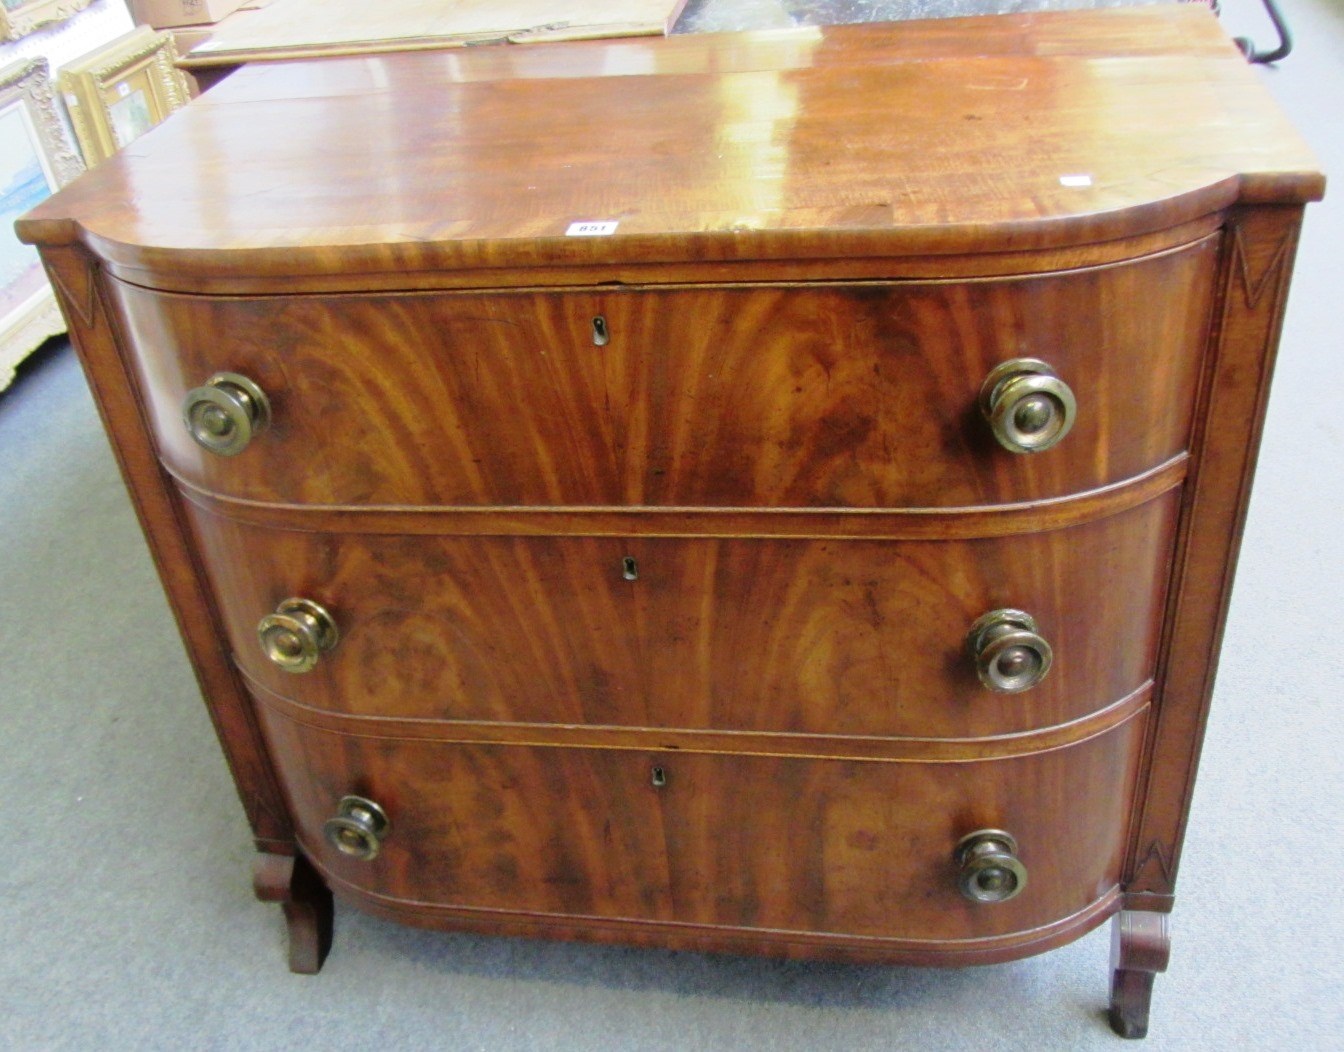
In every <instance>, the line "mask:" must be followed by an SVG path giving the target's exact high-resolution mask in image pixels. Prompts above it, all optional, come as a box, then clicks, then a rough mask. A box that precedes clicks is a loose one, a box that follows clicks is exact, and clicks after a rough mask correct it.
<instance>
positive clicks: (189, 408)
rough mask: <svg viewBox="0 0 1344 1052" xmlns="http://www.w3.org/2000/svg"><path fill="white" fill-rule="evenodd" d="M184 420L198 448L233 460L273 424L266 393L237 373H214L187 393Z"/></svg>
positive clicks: (183, 411) (183, 406)
mask: <svg viewBox="0 0 1344 1052" xmlns="http://www.w3.org/2000/svg"><path fill="white" fill-rule="evenodd" d="M182 420H183V422H184V423H185V424H186V425H187V431H188V433H189V434H190V435H191V437H192V438H194V439H195V440H196V444H197V445H199V446H201V447H202V448H203V449H208V450H209V451H210V452H211V453H218V454H219V455H220V456H222V457H231V456H234V455H235V454H238V453H241V452H242V451H243V450H244V449H246V448H247V444H248V443H249V442H251V441H252V436H253V435H256V434H260V433H261V432H262V431H265V430H266V427H267V425H269V424H270V422H271V403H270V401H269V400H268V399H267V398H266V393H265V392H264V391H263V390H262V389H261V388H260V387H258V386H257V385H256V384H254V383H253V382H252V381H251V380H249V379H248V378H247V377H246V376H240V375H239V374H238V373H215V375H214V376H212V377H210V379H208V380H207V381H205V383H204V384H203V385H202V386H200V387H197V388H194V389H193V390H190V391H188V392H187V397H186V398H185V399H184V400H183V402H182Z"/></svg>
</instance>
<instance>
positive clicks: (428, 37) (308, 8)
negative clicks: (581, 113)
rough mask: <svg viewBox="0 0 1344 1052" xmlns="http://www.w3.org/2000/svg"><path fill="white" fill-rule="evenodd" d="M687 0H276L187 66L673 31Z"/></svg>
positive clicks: (229, 26) (230, 24)
mask: <svg viewBox="0 0 1344 1052" xmlns="http://www.w3.org/2000/svg"><path fill="white" fill-rule="evenodd" d="M685 3H686V0H617V2H610V0H603V2H599V0H456V2H451V0H450V2H445V0H377V2H376V3H369V2H368V0H274V2H273V3H270V4H267V5H266V6H265V7H262V8H261V9H259V10H255V11H241V12H238V13H236V14H235V15H233V16H232V17H230V18H229V19H227V20H226V21H224V22H222V23H220V28H219V30H218V31H217V32H216V33H215V34H214V35H213V36H212V37H211V39H210V40H208V41H206V42H205V43H203V44H200V45H199V46H197V47H196V48H195V49H194V50H193V51H192V52H191V54H190V55H188V56H187V57H186V59H185V60H184V62H183V65H185V66H187V67H188V68H190V67H199V66H210V65H220V64H236V63H240V62H257V61H265V60H267V59H279V58H311V57H318V56H326V55H353V54H370V53H379V52H386V51H408V50H423V49H429V48H441V47H460V46H464V45H467V44H483V43H527V42H533V41H541V40H579V39H594V38H600V37H620V36H655V35H660V34H666V33H667V32H668V30H669V29H670V28H671V26H672V24H673V23H674V22H675V21H676V19H677V16H678V15H679V14H680V13H681V9H682V7H684V6H685Z"/></svg>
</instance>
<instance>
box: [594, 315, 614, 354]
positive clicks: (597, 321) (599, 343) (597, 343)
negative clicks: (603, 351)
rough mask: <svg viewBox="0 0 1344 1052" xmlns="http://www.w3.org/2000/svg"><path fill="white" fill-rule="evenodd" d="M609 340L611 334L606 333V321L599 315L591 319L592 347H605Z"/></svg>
mask: <svg viewBox="0 0 1344 1052" xmlns="http://www.w3.org/2000/svg"><path fill="white" fill-rule="evenodd" d="M610 339H611V334H610V333H609V332H607V319H606V318H604V317H602V315H600V314H599V315H598V316H597V317H596V318H594V319H593V346H594V347H605V346H606V345H607V341H608V340H610Z"/></svg>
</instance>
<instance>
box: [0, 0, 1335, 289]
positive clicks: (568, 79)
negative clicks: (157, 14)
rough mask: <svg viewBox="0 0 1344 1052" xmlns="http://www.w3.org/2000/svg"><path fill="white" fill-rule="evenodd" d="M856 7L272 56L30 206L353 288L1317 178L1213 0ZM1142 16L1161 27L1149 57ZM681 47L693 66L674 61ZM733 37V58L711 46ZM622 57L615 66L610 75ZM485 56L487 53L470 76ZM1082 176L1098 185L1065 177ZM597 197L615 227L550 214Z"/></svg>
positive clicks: (1048, 228)
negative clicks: (536, 55) (518, 51)
mask: <svg viewBox="0 0 1344 1052" xmlns="http://www.w3.org/2000/svg"><path fill="white" fill-rule="evenodd" d="M1056 26H1059V27H1064V28H1060V29H1054V28H1052V27H1056ZM872 32H873V31H872V30H870V29H862V30H855V29H853V28H852V27H847V26H837V27H828V28H825V29H820V30H812V29H809V30H805V31H801V32H800V33H799V34H798V35H797V37H796V42H797V47H796V49H795V51H794V54H793V55H792V56H791V57H789V58H788V59H786V60H783V61H780V60H779V54H780V44H779V41H778V37H776V36H773V35H770V34H766V35H765V36H764V37H763V38H757V37H754V36H751V35H748V36H745V37H730V38H718V37H712V36H711V37H702V38H697V39H696V40H695V41H688V42H685V43H683V42H677V43H675V45H674V46H673V48H672V50H670V51H669V52H668V53H669V54H670V55H676V56H679V57H678V58H676V60H675V62H674V63H673V65H674V66H675V67H676V68H673V69H671V70H670V71H668V72H663V71H661V70H660V68H659V65H658V61H657V60H656V59H654V60H653V61H651V62H650V63H649V64H648V65H646V66H645V67H644V69H643V70H642V71H641V75H628V74H629V73H630V69H631V60H632V53H631V52H630V51H629V50H628V48H629V47H630V45H629V44H628V43H602V42H598V43H579V44H556V45H536V46H537V47H540V48H547V49H552V48H553V49H554V50H553V51H551V60H552V61H553V62H555V63H556V64H558V65H560V66H566V67H572V69H571V70H570V71H569V72H568V73H566V75H563V76H547V77H544V78H528V77H524V78H518V79H515V78H512V77H511V76H508V75H507V74H506V72H505V71H504V70H501V69H500V66H499V63H500V59H499V57H497V56H493V55H484V56H482V55H480V54H479V53H463V54H450V55H445V54H433V53H420V54H404V55H390V56H379V57H378V58H366V59H349V60H345V59H343V60H339V62H340V64H341V65H342V66H346V67H347V68H348V76H350V77H351V79H352V82H355V83H356V90H354V91H351V92H344V93H336V94H328V93H327V89H326V87H325V86H324V85H322V84H320V83H314V84H313V86H312V88H311V90H309V91H303V90H299V89H298V88H296V84H295V79H296V78H298V79H299V80H300V81H302V80H303V79H304V78H305V77H307V76H308V74H304V73H302V72H299V73H295V72H293V71H289V72H286V73H281V74H277V75H276V76H275V77H274V78H273V79H271V78H267V77H265V76H264V74H265V72H266V71H261V73H262V76H260V78H259V79H257V80H254V81H251V82H249V83H248V84H247V85H245V90H244V89H239V92H240V94H239V96H238V97H237V99H236V100H235V99H233V98H232V97H231V96H229V94H228V91H229V86H228V85H225V86H222V87H221V88H218V89H216V91H215V93H214V94H215V95H216V98H215V99H214V100H213V101H211V99H210V96H207V97H206V103H205V104H198V105H194V106H189V107H187V109H186V110H185V111H183V112H182V113H181V114H179V115H177V116H175V117H174V118H173V119H171V120H169V121H167V122H165V123H164V124H163V125H161V126H160V127H159V128H156V129H155V130H154V132H153V133H152V135H151V136H149V137H146V138H145V139H144V140H142V141H140V142H137V143H136V144H134V146H133V148H132V149H131V150H129V151H124V152H123V153H122V154H121V155H119V156H118V157H117V158H116V159H115V161H114V162H113V163H111V164H109V165H104V166H102V167H101V168H100V170H99V172H98V173H97V175H96V176H94V177H92V178H90V179H83V180H80V181H79V182H78V184H77V185H75V186H73V187H72V188H71V189H70V191H69V192H68V193H67V194H65V195H62V200H61V202H60V204H57V205H52V204H44V205H42V206H40V207H39V208H38V209H37V210H36V211H35V212H34V213H33V214H32V215H31V216H30V217H29V218H28V219H26V220H25V221H24V223H23V224H21V228H20V229H21V233H22V236H24V237H27V238H29V239H32V240H38V241H44V242H48V243H55V242H61V241H64V242H69V241H73V240H81V241H83V242H85V243H86V244H88V245H90V246H91V247H93V248H94V249H95V251H97V252H98V254H100V255H101V256H102V257H103V258H104V259H106V260H107V262H108V263H109V265H111V266H113V267H114V268H121V272H122V273H123V274H126V275H132V274H133V275H134V278H135V280H136V281H138V282H140V283H142V284H146V285H151V286H155V287H160V288H174V289H184V290H185V289H191V288H193V282H195V281H197V280H198V279H199V278H201V277H203V276H206V275H209V274H216V275H219V274H225V273H227V274H231V275H232V277H233V278H234V280H235V282H241V280H242V279H244V278H249V277H250V278H252V279H255V282H254V287H255V286H256V284H260V285H262V286H264V284H265V280H264V279H267V278H270V277H277V276H287V277H293V275H295V274H296V273H300V274H305V275H310V276H312V275H324V274H325V275H340V276H341V277H342V278H343V281H344V285H345V287H347V288H353V289H357V288H361V287H363V286H364V284H365V275H368V274H370V273H375V274H389V273H415V272H425V271H444V270H456V269H462V268H468V269H470V268H486V269H490V270H497V271H509V270H517V269H519V268H530V267H540V266H552V265H557V264H558V265H576V264H606V265H618V264H623V263H630V262H639V263H650V262H660V263H667V262H687V261H693V262H706V263H707V262H712V261H716V260H739V259H752V260H774V261H787V262H788V263H790V264H792V263H793V262H795V261H800V260H817V259H826V260H835V259H848V258H854V257H884V256H885V257H893V256H902V255H930V254H932V255H935V256H939V255H947V254H954V253H999V252H1009V251H1021V250H1024V249H1031V248H1048V247H1051V246H1059V245H1064V244H1069V245H1077V244H1086V243H1095V242H1100V241H1108V240H1113V239H1116V238H1121V237H1129V236H1136V235H1141V234H1144V233H1147V232H1151V231H1154V230H1158V229H1162V228H1165V227H1169V226H1174V225H1178V224H1180V223H1183V222H1187V221H1191V220H1194V219H1197V218H1199V217H1201V216H1206V215H1209V214H1211V213H1214V212H1217V211H1220V210H1222V209H1224V208H1226V207H1229V206H1230V205H1232V204H1234V203H1236V202H1237V201H1239V200H1240V201H1264V200H1289V199H1291V200H1295V201H1305V200H1309V199H1314V198H1317V197H1319V196H1320V195H1321V193H1322V190H1323V180H1322V178H1321V176H1320V175H1319V172H1318V170H1317V165H1316V163H1315V161H1314V159H1313V158H1312V156H1311V154H1310V152H1309V151H1308V150H1307V148H1306V147H1305V145H1304V144H1303V143H1302V142H1301V140H1300V139H1299V138H1298V137H1297V136H1296V135H1295V134H1294V133H1293V132H1292V130H1291V129H1290V128H1288V127H1287V125H1286V123H1285V122H1284V121H1283V119H1282V117H1281V116H1280V115H1279V114H1278V113H1277V111H1276V109H1275V108H1274V106H1273V104H1272V102H1271V101H1270V100H1269V98H1268V96H1267V94H1266V93H1265V92H1264V90H1263V89H1262V87H1261V86H1260V85H1259V84H1258V83H1256V80H1255V76H1254V73H1253V71H1251V70H1249V69H1247V68H1246V66H1245V63H1244V61H1243V60H1242V58H1241V56H1240V55H1239V54H1238V53H1237V51H1236V49H1235V48H1234V47H1232V46H1231V45H1230V43H1229V42H1228V41H1227V39H1226V38H1225V36H1224V35H1223V34H1222V32H1221V30H1220V29H1219V28H1218V26H1217V23H1216V21H1215V20H1214V19H1213V17H1212V16H1211V15H1210V14H1209V13H1207V12H1197V11H1192V10H1189V9H1182V8H1181V7H1179V6H1177V5H1161V6H1159V7H1156V8H1150V9H1147V10H1145V11H1144V12H1142V13H1135V14H1133V15H1130V14H1125V15H1122V16H1120V17H1111V18H1104V17H1103V18H1095V17H1094V18H1092V19H1091V20H1090V21H1088V20H1082V21H1079V20H1077V19H1075V18H1073V17H1072V16H1071V13H1056V14H1041V15H1035V16H1032V17H1030V18H1027V19H1023V20H1021V21H1019V22H1017V23H1015V32H1017V33H1020V34H1021V35H1022V36H1024V37H1025V38H1026V39H1025V40H1024V41H1020V42H1018V43H1017V44H1014V45H1013V46H1012V47H1011V48H1009V49H1008V53H1006V54H1005V53H1004V49H1003V48H1000V49H999V53H989V54H982V53H981V52H980V50H979V42H978V38H977V36H976V35H975V34H974V33H972V34H970V35H968V36H967V37H966V38H965V39H964V40H963V41H962V42H961V43H960V44H959V45H955V46H949V44H948V41H949V40H952V39H954V38H953V37H952V36H951V35H950V31H949V29H948V28H947V27H946V26H944V25H940V24H938V23H932V24H930V23H918V22H915V23H903V24H902V25H901V26H900V28H899V29H898V30H896V31H893V32H892V33H891V34H890V35H891V36H898V37H900V38H902V39H903V40H905V41H908V42H914V41H919V40H920V39H922V38H926V37H931V38H933V39H935V40H937V41H940V43H939V44H937V45H929V47H933V48H934V50H938V49H941V51H942V53H940V54H936V55H930V54H929V53H928V50H927V48H926V47H925V46H922V45H919V44H917V43H907V44H904V45H900V46H898V54H897V55H896V56H895V57H893V58H891V59H889V60H887V59H882V60H879V61H865V60H864V59H863V58H862V57H858V58H856V59H855V60H853V61H851V59H850V54H851V46H852V45H851V42H852V41H853V42H856V43H855V44H854V45H853V46H854V47H855V48H856V50H857V51H859V52H860V53H862V52H863V51H864V50H865V48H864V46H863V44H862V42H863V41H864V40H865V39H868V34H871V33H872ZM1089 34H1091V37H1090V39H1088V37H1089ZM1010 35H1012V34H1011V33H1010ZM1140 36H1146V37H1148V38H1150V39H1152V40H1158V41H1161V40H1165V39H1170V40H1172V42H1173V43H1172V46H1171V47H1168V46H1166V45H1157V46H1152V45H1150V46H1148V47H1146V48H1141V49H1139V53H1135V51H1134V46H1133V42H1134V40H1135V39H1136V38H1138V37H1140ZM966 40H969V41H971V43H970V44H967V43H966V42H965V41H966ZM1177 41H1179V42H1181V43H1183V44H1185V45H1188V46H1187V47H1186V48H1185V49H1184V50H1182V48H1181V47H1179V46H1176V43H1177ZM1117 45H1118V47H1117ZM900 47H905V48H909V49H910V52H911V57H909V58H905V57H901V56H900V55H899V48H900ZM1111 47H1117V50H1116V51H1110V50H1109V49H1110V48H1111ZM696 48H699V49H700V54H701V55H702V58H701V59H699V60H698V61H699V62H700V63H701V65H702V66H703V68H704V71H703V72H682V71H681V70H682V69H685V68H686V66H687V64H688V62H689V64H690V65H692V66H694V63H695V61H697V60H695V59H688V57H687V53H688V51H693V50H694V49H696ZM758 48H759V49H760V50H759V52H758V51H757V49H758ZM725 51H727V52H729V53H738V57H736V58H734V59H732V60H730V61H729V63H728V68H727V69H724V70H719V69H717V68H716V65H715V64H716V63H717V62H718V61H719V59H720V56H721V55H722V53H723V52H725ZM608 61H610V63H611V71H612V72H615V73H618V74H619V73H622V72H623V73H625V74H627V75H617V76H609V75H605V71H606V69H607V63H608ZM775 62H778V63H779V64H775V65H772V63H775ZM476 63H481V64H482V72H481V74H480V77H481V78H482V79H477V78H476V77H474V76H473V75H471V74H470V73H468V74H465V75H464V74H462V73H461V72H459V71H460V70H462V69H464V68H467V69H470V68H471V67H472V66H473V64H476ZM781 64H782V65H783V66H784V67H785V68H783V69H781V68H779V65H781ZM321 75H322V76H328V75H329V73H324V74H321ZM340 75H346V74H340ZM492 76H493V77H494V78H495V79H489V78H490V77H492ZM360 80H364V81H367V84H366V85H365V86H364V88H366V89H367V90H364V89H361V88H360V87H359V86H358V84H357V82H358V81H360ZM221 91H223V92H224V94H223V95H221V94H219V93H220V92H221ZM911 100H917V104H915V103H912V101H911ZM337 112H339V117H334V116H333V114H334V113H337ZM613 114H618V115H619V116H617V117H613ZM893 114H898V115H899V119H893V117H892V115H893ZM392 118H395V119H392ZM205 143H208V144H209V147H208V148H202V145H201V144H205ZM837 143H843V148H840V149H838V148H837V145H836V144H837ZM184 157H191V158H192V164H193V168H192V177H191V179H190V180H185V181H184V180H183V179H182V169H181V160H182V158H184ZM1006 173H1011V174H1006ZM1071 175H1084V176H1086V177H1087V178H1088V180H1089V182H1088V183H1087V184H1086V185H1073V184H1071V183H1068V182H1065V183H1061V178H1062V177H1066V176H1071ZM225 200H227V201H228V203H229V204H228V207H227V208H221V207H219V202H221V201H225ZM585 220H615V221H618V223H619V229H618V231H617V233H616V234H615V235H614V236H611V237H569V236H566V231H567V230H568V228H569V226H570V224H572V223H574V222H575V221H585Z"/></svg>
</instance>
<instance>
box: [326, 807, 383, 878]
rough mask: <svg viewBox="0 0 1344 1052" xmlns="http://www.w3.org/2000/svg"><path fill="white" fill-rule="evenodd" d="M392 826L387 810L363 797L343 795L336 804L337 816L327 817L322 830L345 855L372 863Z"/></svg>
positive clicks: (328, 839) (330, 841)
mask: <svg viewBox="0 0 1344 1052" xmlns="http://www.w3.org/2000/svg"><path fill="white" fill-rule="evenodd" d="M390 828H392V823H391V822H389V821H388V820H387V812H385V811H384V810H383V809H382V808H381V807H379V806H378V805H377V804H375V803H374V802H373V801H372V800H366V799H364V797H362V796H343V797H341V802H340V803H339V804H337V805H336V817H335V818H329V819H327V822H326V824H325V825H324V826H323V827H322V832H323V834H324V835H325V836H326V838H327V843H329V844H330V845H331V846H332V847H334V848H335V849H336V850H337V851H339V852H340V853H341V854H343V855H349V856H350V857H351V858H357V859H359V860H360V861H361V862H372V861H373V860H374V859H375V858H377V857H378V850H379V848H381V847H382V846H383V837H384V836H386V835H387V831H388V830H389V829H390Z"/></svg>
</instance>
